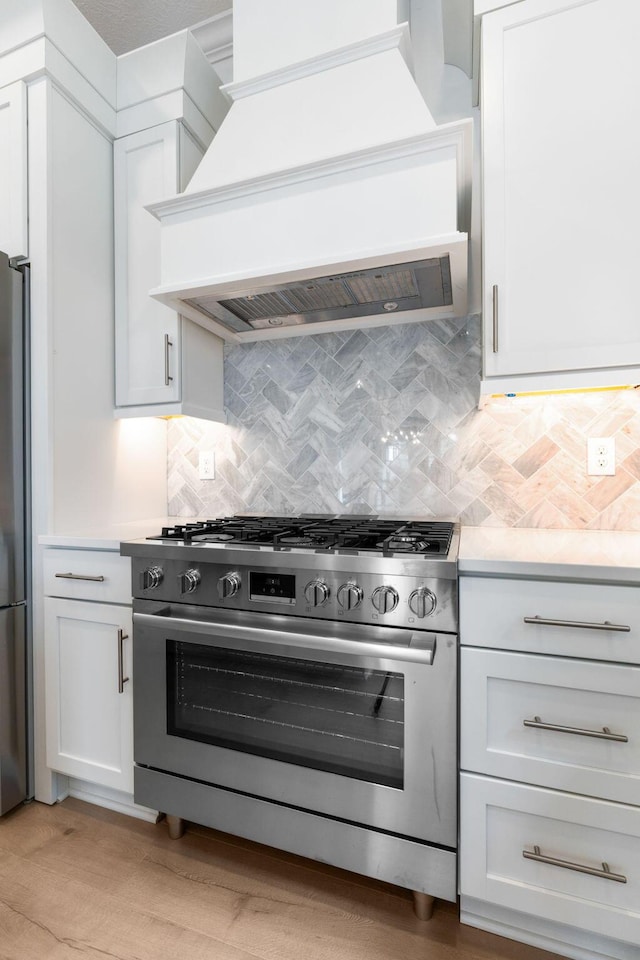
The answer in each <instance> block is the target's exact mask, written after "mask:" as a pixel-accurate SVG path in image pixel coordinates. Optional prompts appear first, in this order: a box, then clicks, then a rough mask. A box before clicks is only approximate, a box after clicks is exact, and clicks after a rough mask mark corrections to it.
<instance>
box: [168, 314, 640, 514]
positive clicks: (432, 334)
mask: <svg viewBox="0 0 640 960" xmlns="http://www.w3.org/2000/svg"><path fill="white" fill-rule="evenodd" d="M479 382H480V319H479V317H476V316H474V317H467V318H466V319H465V320H449V321H430V322H426V323H416V324H404V325H402V326H397V327H387V328H385V327H377V328H374V329H370V330H358V331H356V332H353V331H349V332H343V333H329V334H319V335H316V336H303V337H292V338H289V339H284V340H265V341H261V342H257V343H252V344H242V345H239V346H235V345H234V346H225V407H226V409H227V414H228V424H226V425H223V424H212V423H208V422H206V421H203V420H192V419H182V420H173V421H170V422H169V435H168V440H169V458H168V480H169V503H168V512H169V514H170V515H172V516H192V517H193V516H199V517H204V516H211V517H217V516H224V515H228V514H232V513H247V512H255V513H272V514H273V513H275V514H292V513H365V514H369V513H379V514H382V513H384V514H391V515H394V514H395V515H398V516H400V515H402V516H409V515H411V516H413V515H420V516H436V517H442V518H455V519H460V520H461V521H462V522H463V523H465V524H470V525H485V526H487V525H490V526H509V527H511V526H520V527H566V528H579V527H590V528H599V529H607V530H614V529H627V530H639V529H640V391H637V390H624V391H616V392H593V393H584V394H562V395H555V396H551V397H522V398H515V399H513V398H504V399H500V400H491V401H490V402H489V403H488V404H487V405H486V407H485V408H484V409H483V410H478V409H477V403H478V396H479ZM593 436H603V437H605V436H613V437H615V440H616V454H617V457H616V460H617V471H616V475H615V476H614V477H589V476H587V473H586V438H587V437H593ZM200 450H213V451H214V452H215V458H216V479H215V480H204V481H203V480H199V479H198V453H199V451H200Z"/></svg>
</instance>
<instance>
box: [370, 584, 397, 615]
mask: <svg viewBox="0 0 640 960" xmlns="http://www.w3.org/2000/svg"><path fill="white" fill-rule="evenodd" d="M371 602H372V604H373V605H374V607H375V608H376V610H377V611H378V613H391V611H392V610H395V608H396V607H397V606H398V591H397V590H394V588H393V587H376V589H375V590H374V591H373V595H372V597H371Z"/></svg>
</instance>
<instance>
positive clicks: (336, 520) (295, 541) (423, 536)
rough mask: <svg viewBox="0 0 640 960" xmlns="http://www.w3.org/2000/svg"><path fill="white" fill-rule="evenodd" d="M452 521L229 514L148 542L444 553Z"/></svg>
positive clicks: (172, 530) (386, 553) (383, 553)
mask: <svg viewBox="0 0 640 960" xmlns="http://www.w3.org/2000/svg"><path fill="white" fill-rule="evenodd" d="M453 532H454V524H453V523H451V522H448V521H435V520H434V521H431V520H402V519H395V518H380V517H375V516H364V517H360V516H353V515H346V516H325V515H322V516H311V515H309V516H299V517H271V516H233V517H222V518H218V519H216V520H199V521H194V522H192V523H185V524H177V525H176V526H173V527H163V528H162V531H161V532H160V533H159V534H156V535H155V536H152V537H148V538H147V539H148V540H157V541H165V542H179V543H183V544H212V545H213V544H215V545H216V546H223V547H224V546H229V547H238V546H240V547H243V546H244V547H253V548H254V549H255V548H258V549H267V550H269V549H270V550H303V551H316V552H318V553H337V554H354V553H355V554H362V553H364V554H376V555H378V556H396V555H398V554H401V555H406V554H410V555H412V556H429V557H446V556H447V555H448V553H449V547H450V545H451V539H452V537H453Z"/></svg>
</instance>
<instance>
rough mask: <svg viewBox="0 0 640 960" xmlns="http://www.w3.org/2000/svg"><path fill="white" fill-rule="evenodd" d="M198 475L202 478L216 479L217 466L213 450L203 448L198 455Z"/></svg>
mask: <svg viewBox="0 0 640 960" xmlns="http://www.w3.org/2000/svg"><path fill="white" fill-rule="evenodd" d="M198 476H199V477H200V479H201V480H215V478H216V466H215V459H214V455H213V450H201V451H200V454H199V456H198Z"/></svg>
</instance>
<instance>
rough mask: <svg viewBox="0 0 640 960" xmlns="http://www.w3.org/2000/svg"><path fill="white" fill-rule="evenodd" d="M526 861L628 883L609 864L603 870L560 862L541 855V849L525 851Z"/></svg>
mask: <svg viewBox="0 0 640 960" xmlns="http://www.w3.org/2000/svg"><path fill="white" fill-rule="evenodd" d="M522 856H523V857H524V858H525V860H536V861H537V862H538V863H548V864H550V865H551V866H552V867H564V869H565V870H574V871H575V872H576V873H588V874H589V876H590V877H601V878H602V879H603V880H615V882H616V883H626V882H627V878H626V877H625V876H624V874H622V873H612V872H611V870H609V864H608V863H605V861H604V860H603V861H602V869H599V868H598V867H587V866H585V865H584V864H582V863H572V861H571V860H558V858H557V857H547V856H546V855H544V854H542V853H540V847H538V846H534V848H533V853H531V851H530V850H523V851H522Z"/></svg>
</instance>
